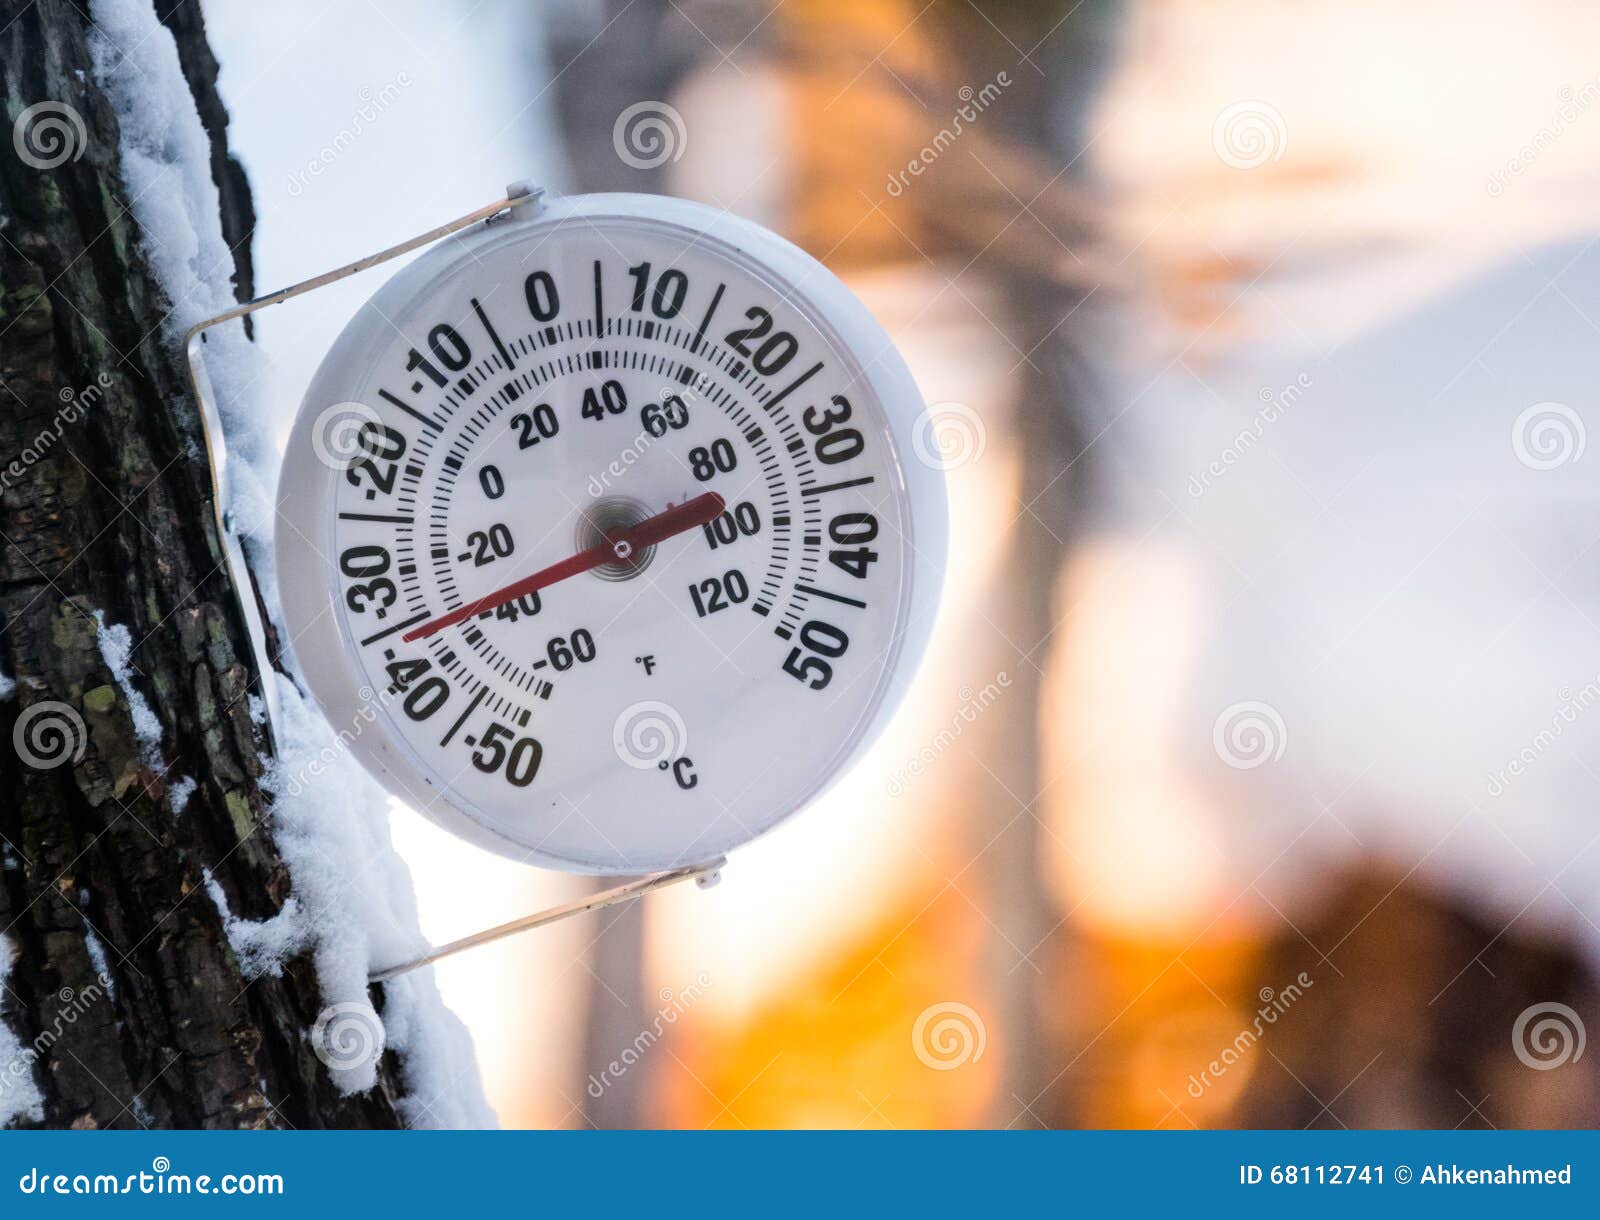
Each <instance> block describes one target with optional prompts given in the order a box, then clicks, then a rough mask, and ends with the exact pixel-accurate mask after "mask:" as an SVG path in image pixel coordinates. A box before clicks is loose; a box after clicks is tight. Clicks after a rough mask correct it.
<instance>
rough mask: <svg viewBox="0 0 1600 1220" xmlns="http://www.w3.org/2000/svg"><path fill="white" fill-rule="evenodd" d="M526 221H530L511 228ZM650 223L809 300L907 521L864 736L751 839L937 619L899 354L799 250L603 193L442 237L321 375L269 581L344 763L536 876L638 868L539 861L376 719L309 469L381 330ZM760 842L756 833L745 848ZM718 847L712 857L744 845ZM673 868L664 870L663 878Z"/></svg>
mask: <svg viewBox="0 0 1600 1220" xmlns="http://www.w3.org/2000/svg"><path fill="white" fill-rule="evenodd" d="M523 212H526V213H528V214H527V215H525V216H523V215H519V213H523ZM608 220H622V221H635V222H638V221H645V222H649V223H651V224H653V225H660V226H667V227H671V228H676V229H679V230H682V231H686V232H687V233H689V234H691V235H698V237H699V240H700V241H701V243H702V244H710V245H713V246H720V247H722V248H723V249H724V251H725V252H727V253H728V254H729V255H730V256H731V257H734V258H736V259H741V260H743V261H745V262H747V263H749V264H753V265H754V266H755V267H756V268H758V269H759V273H760V275H761V276H762V277H763V278H765V279H768V280H770V281H772V283H773V284H774V285H775V286H776V287H778V288H779V289H780V290H781V291H783V292H784V293H785V295H787V296H790V297H792V298H795V299H798V300H802V301H804V302H805V303H806V304H807V305H808V306H809V309H810V311H811V312H812V314H813V315H814V316H815V319H816V321H817V323H818V325H819V327H820V329H822V330H823V331H824V332H825V333H826V334H827V337H828V338H829V339H830V340H831V341H832V343H833V344H834V345H835V346H836V347H837V349H838V351H839V352H840V353H841V354H843V355H844V356H846V357H848V358H849V359H851V360H852V361H853V362H854V366H855V367H854V369H853V370H852V371H853V372H854V373H855V374H856V377H857V379H858V380H859V381H861V382H864V383H865V384H866V385H867V386H868V387H869V388H870V391H871V393H872V395H873V397H874V398H875V399H876V401H877V402H878V403H880V404H881V405H882V408H883V411H884V414H885V417H886V418H885V421H884V422H885V423H886V425H887V428H888V437H887V439H888V440H889V442H890V445H891V454H890V456H891V457H892V459H893V463H892V470H893V472H894V473H896V474H897V475H898V477H899V478H900V480H901V483H902V487H901V489H900V491H901V494H902V496H903V498H904V503H905V506H906V511H907V519H908V523H909V527H910V528H909V529H908V530H907V531H906V543H907V545H906V547H905V556H906V558H905V561H904V569H905V570H904V571H903V573H902V580H903V586H902V589H903V592H902V595H901V598H900V607H899V615H898V622H897V623H896V625H895V641H896V646H895V650H894V652H893V654H892V655H891V656H890V657H889V658H888V659H887V661H886V663H885V666H884V669H883V673H882V675H881V676H880V678H879V679H878V688H877V690H876V692H875V693H874V695H873V697H872V699H871V700H869V701H868V703H867V704H866V708H867V711H866V713H865V714H864V716H863V718H862V719H863V722H864V728H863V729H862V731H861V732H860V733H858V734H856V735H855V738H854V741H853V742H851V743H850V744H847V745H846V746H844V747H842V748H841V749H840V750H839V751H838V752H837V754H836V755H835V757H834V758H832V759H831V760H829V762H828V763H827V764H826V765H825V766H824V767H823V768H822V770H821V773H820V774H818V775H817V777H816V780H815V782H814V784H813V785H812V787H811V789H810V790H809V791H808V792H806V793H805V794H804V795H803V796H802V797H801V799H799V800H798V801H797V802H795V804H794V806H793V808H790V809H788V810H787V811H785V812H783V813H781V814H779V815H778V816H776V817H774V818H773V819H771V820H770V821H769V822H768V823H767V824H766V825H764V826H762V827H760V828H759V830H758V833H759V834H764V833H766V832H767V831H768V830H771V829H772V828H773V827H774V826H777V825H780V824H782V823H783V822H785V821H786V820H788V818H790V817H792V816H793V815H794V813H795V812H797V811H798V810H799V809H801V808H803V807H804V806H805V805H807V804H809V803H810V802H811V801H813V800H815V799H816V798H817V797H818V796H819V795H821V794H822V792H824V791H825V790H826V789H827V788H828V787H829V786H830V785H831V784H832V783H833V782H835V781H836V780H837V779H838V778H839V777H840V776H842V775H843V774H844V773H845V772H846V770H847V769H848V768H849V765H850V764H851V763H852V762H853V761H854V760H855V759H857V758H859V757H860V756H861V754H862V753H863V752H864V751H865V750H866V749H867V748H868V747H869V746H870V745H871V743H872V742H873V741H874V740H875V739H876V737H877V736H878V735H879V734H880V733H881V732H882V730H883V728H884V726H885V724H887V722H888V720H889V718H890V717H891V715H892V714H893V712H894V710H895V708H896V707H897V706H898V704H899V702H900V700H901V699H902V698H903V696H904V695H905V693H906V691H907V689H908V688H909V686H910V684H911V681H912V679H913V677H914V676H915V673H916V669H917V665H918V662H919V661H920V659H921V657H922V654H923V651H924V649H925V648H926V645H927V642H928V636H929V633H930V631H931V629H932V626H933V620H934V616H935V612H936V610H937V608H938V600H939V592H940V585H941V581H942V577H943V568H944V559H945V548H946V539H947V528H948V526H947V520H946V505H945V489H944V477H943V473H942V472H941V471H940V470H938V469H937V468H935V467H934V466H933V465H931V464H928V463H924V462H921V461H918V460H917V459H916V458H915V456H914V455H915V454H916V453H917V452H918V449H917V447H916V445H915V444H914V436H913V433H914V430H915V429H916V428H917V426H918V418H919V416H921V415H922V414H923V411H924V404H923V399H922V396H921V394H920V393H919V392H918V390H917V387H916V384H915V382H914V381H913V380H912V377H911V373H910V370H908V369H907V368H906V365H905V362H904V360H903V359H902V358H901V357H900V354H899V352H898V351H897V350H896V348H895V345H894V342H893V340H891V339H890V337H889V336H888V334H887V333H886V332H885V331H884V330H883V328H882V327H881V326H880V325H879V324H878V322H877V320H876V319H874V318H873V316H872V315H871V313H870V312H868V310H867V308H866V307H865V306H864V305H863V304H862V303H861V302H860V301H859V300H858V299H857V298H856V297H855V295H854V294H853V293H852V292H851V291H850V290H849V289H848V288H846V287H845V286H844V284H843V283H841V282H840V281H839V280H838V278H837V277H835V276H834V275H833V273H832V272H830V271H828V270H827V269H826V268H825V267H824V266H823V265H822V264H821V263H819V262H817V261H816V260H815V259H814V258H812V257H811V256H810V255H808V254H806V253H805V252H804V251H803V250H801V249H800V248H799V247H797V246H795V245H793V244H792V243H791V242H788V241H786V240H784V239H783V238H781V237H779V236H778V235H777V234H775V233H772V232H770V231H768V230H766V229H764V228H761V227H760V226H758V225H755V224H752V223H750V222H749V221H746V220H743V219H741V218H739V217H737V216H733V215H730V214H729V213H727V212H723V211H719V210H717V209H714V208H710V207H706V206H704V205H701V204H696V203H691V202H689V201H687V200H682V199H673V198H669V197H665V196H658V195H631V194H597V195H573V196H566V197H555V198H544V199H541V200H540V201H539V202H538V203H536V204H530V205H525V206H522V207H518V208H515V209H513V211H512V212H511V214H510V215H509V216H506V217H503V218H499V219H497V220H496V222H495V223H493V224H489V225H484V226H480V227H478V228H475V229H473V230H469V231H467V232H465V233H463V234H460V235H458V236H455V237H452V238H449V239H448V240H446V241H443V242H440V243H439V244H438V245H436V246H434V247H432V248H431V249H429V250H428V251H426V252H425V253H423V254H422V255H421V256H419V257H418V258H417V259H416V260H415V261H414V262H412V263H411V264H409V265H408V266H407V267H405V268H404V269H403V270H402V271H400V272H399V273H398V274H396V275H395V276H394V277H393V278H392V279H390V280H389V282H388V283H386V284H385V285H384V286H383V287H382V288H380V289H379V290H378V291H377V292H376V293H375V294H374V295H373V296H372V297H371V298H370V299H369V300H368V301H367V302H366V304H365V305H364V306H363V307H362V308H361V309H360V310H358V311H357V313H356V315H355V317H354V318H353V319H352V320H351V321H350V322H349V323H348V324H347V325H346V326H345V328H344V330H343V331H341V332H340V334H339V336H338V338H337V339H336V340H335V341H334V343H333V346H332V347H331V348H330V349H329V351H328V354H327V355H326V356H325V357H324V358H323V361H322V363H321V365H320V366H319V368H318V369H317V372H316V375H315V376H314V377H313V379H312V381H311V384H310V386H309V388H308V389H307V391H306V396H305V399H304V401H303V402H302V404H301V407H300V411H299V414H298V416H297V417H296V420H295V424H294V428H293V431H292V432H291V434H290V437H289V442H288V448H287V452H286V454H285V457H284V463H283V469H282V475H281V479H280V483H279V489H278V523H277V530H276V550H277V570H278V573H279V584H280V593H281V598H282V604H283V613H284V618H285V625H286V626H287V628H288V633H289V639H290V641H291V648H292V651H293V653H294V655H295V657H296V659H297V661H298V663H299V664H298V668H299V672H300V674H301V675H303V678H304V681H305V682H306V684H307V685H308V686H309V688H310V690H311V693H312V695H313V696H314V697H315V699H316V701H317V703H318V704H319V705H320V707H321V709H322V711H323V713H324V715H325V716H326V717H327V718H328V720H329V721H330V722H331V723H332V724H333V725H335V726H339V725H352V724H357V723H360V724H361V725H362V729H361V731H360V732H358V733H355V734H353V735H347V736H348V741H347V744H348V747H349V750H350V752H351V753H352V755H353V756H354V757H355V758H356V760H357V761H358V762H360V763H361V764H362V765H363V766H364V767H365V768H366V769H367V770H368V771H369V772H370V773H371V774H372V775H373V776H374V777H375V778H377V779H378V781H379V782H380V783H382V784H383V785H384V787H385V788H387V789H388V790H389V791H390V792H392V793H395V794H397V795H401V796H402V799H404V797H403V794H406V793H415V792H428V793H431V794H434V799H432V800H430V801H429V803H428V807H427V808H426V809H421V810H419V812H422V813H423V814H424V815H425V816H426V817H428V818H429V819H430V820H432V821H433V822H435V823H436V824H438V825H439V826H441V827H442V828H444V829H445V830H448V831H450V832H451V833H453V834H455V835H457V836H459V837H460V838H463V839H465V840H467V841H469V842H471V843H474V844H477V845H478V846H480V847H484V848H486V849H488V850H490V851H493V852H496V853H499V854H501V855H505V856H508V857H510V858H513V859H517V860H522V861H525V862H528V863H532V864H538V865H542V866H545V867H550V868H555V869H560V870H562V871H567V872H582V873H597V874H603V873H613V874H615V873H636V872H640V871H642V869H641V863H644V862H641V861H639V860H636V859H630V860H628V861H625V862H624V861H615V862H611V863H607V862H605V861H603V860H599V859H587V860H573V859H569V858H566V857H561V856H556V855H552V854H549V853H547V852H544V851H541V850H539V849H538V848H536V847H533V846H530V845H529V844H528V843H524V842H519V841H517V840H515V839H513V838H511V837H509V836H507V835H504V834H502V833H501V832H500V831H499V830H496V829H494V828H492V827H489V826H486V825H484V824H483V823H482V822H480V821H479V820H478V819H477V818H476V817H474V816H473V815H472V814H471V813H470V812H468V811H467V810H465V809H463V808H461V807H460V806H459V805H457V804H456V803H455V801H454V800H453V799H452V794H451V793H450V792H449V791H448V790H440V788H439V786H438V785H437V784H436V783H435V782H434V780H433V779H432V778H430V775H429V773H428V771H427V770H426V768H425V767H423V766H422V765H421V764H420V762H419V760H418V758H417V757H416V755H415V754H414V753H413V752H412V749H411V747H410V745H409V744H408V743H407V741H406V739H405V736H404V735H403V734H402V733H401V732H399V731H398V729H397V728H396V726H395V725H394V723H393V722H392V720H391V718H390V713H389V710H388V709H387V708H383V707H377V708H374V706H373V701H372V698H371V692H370V690H369V691H368V692H367V697H366V698H363V694H362V692H363V683H362V679H361V677H360V674H359V669H358V667H357V665H356V663H355V657H356V644H355V641H354V640H353V639H352V638H351V637H350V635H349V632H348V627H347V623H346V619H345V616H344V615H343V613H341V610H340V597H341V592H340V587H339V574H338V572H337V571H336V569H335V566H334V565H333V564H332V563H331V562H330V561H329V560H328V559H327V558H326V556H327V555H329V554H331V553H332V549H331V539H332V533H333V526H334V519H335V516H336V512H337V510H336V508H335V499H334V497H335V491H336V488H337V481H338V479H339V477H340V474H341V472H340V471H339V470H337V469H334V468H332V467H331V466H329V465H328V464H325V463H324V462H323V461H322V460H320V459H319V458H318V456H317V455H316V452H315V449H314V447H313V444H312V434H313V431H314V429H315V426H316V423H317V417H318V414H319V413H320V412H321V411H322V410H324V409H325V408H327V407H329V406H331V405H332V404H335V403H339V402H346V401H351V400H353V399H354V398H355V396H356V393H357V390H358V388H359V387H361V386H362V385H363V384H364V383H365V381H366V378H367V376H368V375H369V373H370V371H371V368H372V366H373V363H374V360H375V358H376V357H375V353H376V352H377V351H379V350H381V348H382V345H383V341H386V339H387V338H388V337H389V336H392V327H391V324H390V323H389V321H388V320H387V319H388V318H391V317H397V316H402V315H403V314H405V313H406V312H407V311H408V309H409V307H410V305H411V303H412V302H414V301H417V300H420V299H423V298H425V297H427V296H428V295H429V293H430V292H431V291H433V289H434V288H435V287H436V286H437V285H439V284H440V283H442V282H444V281H446V280H448V279H449V277H450V276H451V275H453V274H455V273H456V272H457V271H458V270H459V269H461V268H462V267H463V266H465V265H470V264H473V263H476V262H477V261H478V260H482V259H485V258H486V257H488V256H490V255H492V254H493V253H494V252H495V251H497V250H499V249H501V248H503V247H506V246H510V245H515V244H518V243H521V242H524V241H527V240H528V239H529V237H530V234H531V233H535V232H537V231H538V230H542V229H546V228H549V227H552V226H555V225H559V224H561V223H563V222H572V221H579V222H594V223H600V224H603V223H604V222H606V221H608ZM753 837H756V836H754V835H752V836H748V838H753ZM748 838H746V839H744V840H740V841H739V842H734V843H727V844H719V845H715V846H716V851H715V852H712V853H710V854H713V855H714V854H722V853H725V852H726V851H727V850H729V849H731V848H733V847H736V846H739V845H740V843H742V842H744V841H748ZM682 863H683V860H682V859H678V860H675V861H669V860H662V861H660V862H659V866H661V867H670V866H672V865H674V864H682Z"/></svg>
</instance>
